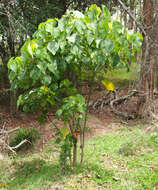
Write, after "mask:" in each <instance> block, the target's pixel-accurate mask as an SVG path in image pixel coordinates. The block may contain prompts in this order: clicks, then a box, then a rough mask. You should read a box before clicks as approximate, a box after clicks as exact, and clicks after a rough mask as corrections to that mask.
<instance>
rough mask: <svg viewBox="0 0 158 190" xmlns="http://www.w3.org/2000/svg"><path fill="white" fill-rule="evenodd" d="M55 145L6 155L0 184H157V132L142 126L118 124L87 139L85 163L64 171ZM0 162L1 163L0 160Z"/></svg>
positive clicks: (127, 187)
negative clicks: (59, 162)
mask: <svg viewBox="0 0 158 190" xmlns="http://www.w3.org/2000/svg"><path fill="white" fill-rule="evenodd" d="M58 151H59V150H58V147H56V145H55V144H54V141H53V140H52V141H50V142H49V143H48V144H47V145H46V146H45V149H44V151H43V152H40V153H38V152H36V153H30V154H29V155H27V156H25V155H19V156H17V157H15V158H12V159H11V158H8V160H4V161H3V164H2V165H1V164H0V168H1V167H2V166H3V167H2V169H1V170H0V183H3V184H6V187H0V190H1V189H3V190H4V189H7V190H21V189H27V190H47V189H49V188H50V186H52V188H51V189H53V187H54V189H55V188H56V189H57V187H58V189H61V190H77V189H78V190H99V189H100V190H104V189H108V190H154V189H156V187H158V131H157V130H155V131H154V132H152V133H146V132H145V126H138V127H123V126H122V127H121V128H119V129H118V130H117V129H116V130H115V131H114V132H113V133H108V134H106V135H104V136H98V137H96V138H93V139H87V141H86V149H85V154H86V155H85V162H84V164H83V165H82V166H77V167H76V168H72V169H71V170H67V171H66V172H65V173H64V174H63V172H62V171H61V169H60V166H59V164H58V157H59V152H58ZM0 163H1V162H0Z"/></svg>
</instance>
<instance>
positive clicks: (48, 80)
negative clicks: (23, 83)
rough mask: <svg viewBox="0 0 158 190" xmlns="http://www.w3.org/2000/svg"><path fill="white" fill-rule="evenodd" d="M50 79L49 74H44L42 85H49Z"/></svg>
mask: <svg viewBox="0 0 158 190" xmlns="http://www.w3.org/2000/svg"><path fill="white" fill-rule="evenodd" d="M51 81H52V78H51V77H50V76H49V75H46V76H44V77H43V81H42V83H43V84H44V85H46V86H48V85H50V83H51Z"/></svg>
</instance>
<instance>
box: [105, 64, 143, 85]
mask: <svg viewBox="0 0 158 190" xmlns="http://www.w3.org/2000/svg"><path fill="white" fill-rule="evenodd" d="M139 72H140V65H139V64H136V63H132V64H131V67H130V70H129V72H127V69H126V68H124V67H123V68H116V69H115V70H113V71H108V73H106V74H105V76H104V77H105V78H106V79H109V80H111V81H113V82H114V84H115V85H116V86H118V87H124V88H127V87H129V85H132V84H133V83H135V82H136V81H138V80H139Z"/></svg>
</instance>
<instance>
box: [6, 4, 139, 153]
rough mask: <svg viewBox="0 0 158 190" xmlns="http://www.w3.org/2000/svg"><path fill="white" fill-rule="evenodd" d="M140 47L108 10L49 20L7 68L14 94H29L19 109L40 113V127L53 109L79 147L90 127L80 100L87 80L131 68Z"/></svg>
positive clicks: (136, 37) (136, 38)
mask: <svg viewBox="0 0 158 190" xmlns="http://www.w3.org/2000/svg"><path fill="white" fill-rule="evenodd" d="M141 41H142V39H141V35H140V34H139V33H135V32H131V31H128V30H126V29H125V28H124V27H123V25H122V24H121V23H120V22H118V21H113V20H112V18H111V15H110V12H109V11H108V9H107V8H106V7H105V6H102V8H100V7H98V6H97V5H95V4H93V5H91V6H90V8H89V9H86V11H85V13H84V14H83V13H81V12H79V11H76V10H71V11H67V13H66V14H65V15H63V16H62V17H61V18H60V19H57V18H54V19H48V20H47V21H46V22H44V23H41V24H40V25H39V26H38V30H37V31H36V32H35V33H34V35H33V39H27V40H26V42H25V44H24V45H23V47H22V48H21V55H20V56H19V57H16V58H11V59H10V61H9V62H8V68H9V79H10V82H11V90H14V89H18V88H22V89H25V90H27V91H26V93H25V94H22V95H21V96H20V97H19V100H18V106H19V105H20V104H22V105H23V110H24V111H26V112H27V111H35V112H38V111H39V112H40V113H42V115H41V116H38V118H37V119H38V120H39V121H45V120H46V115H47V113H48V112H49V111H50V109H51V108H52V107H53V106H54V107H55V108H56V109H57V112H56V113H57V116H58V117H59V118H60V119H61V120H62V121H64V123H65V124H66V127H67V128H69V130H70V132H71V136H72V137H73V139H74V142H73V145H74V146H75V143H77V138H78V133H80V134H81V133H82V132H83V133H84V131H85V126H86V119H85V121H84V127H83V128H81V124H82V121H83V118H84V116H85V117H87V114H85V111H86V106H85V100H84V98H83V96H82V95H80V94H82V84H83V80H85V79H86V80H87V78H88V82H90V83H91V84H93V82H94V78H95V76H96V75H97V73H98V72H100V71H102V70H103V69H105V68H106V69H107V70H110V69H113V68H115V67H116V66H117V65H118V64H122V65H124V66H126V67H127V68H128V60H129V59H130V60H134V58H135V52H136V51H137V50H139V48H140V46H141ZM131 45H132V47H133V48H132V49H131ZM85 73H91V75H90V76H88V75H85ZM91 88H92V85H91ZM110 89H111V87H110ZM89 93H91V90H90V91H89ZM90 95H91V94H89V97H90ZM89 99H90V98H89ZM83 138H84V135H83ZM65 139H66V136H65ZM82 143H83V144H84V140H83V142H82ZM83 146H84V145H82V146H81V147H83ZM74 152H75V151H74ZM82 152H83V151H82ZM82 155H83V154H82Z"/></svg>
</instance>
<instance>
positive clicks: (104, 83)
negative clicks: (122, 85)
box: [102, 80, 115, 91]
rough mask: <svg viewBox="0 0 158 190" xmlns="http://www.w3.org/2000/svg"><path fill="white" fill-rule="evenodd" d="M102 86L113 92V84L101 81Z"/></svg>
mask: <svg viewBox="0 0 158 190" xmlns="http://www.w3.org/2000/svg"><path fill="white" fill-rule="evenodd" d="M102 84H103V85H104V87H105V88H106V89H107V90H108V91H114V90H115V86H114V84H113V83H112V82H110V81H108V80H102Z"/></svg>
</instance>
